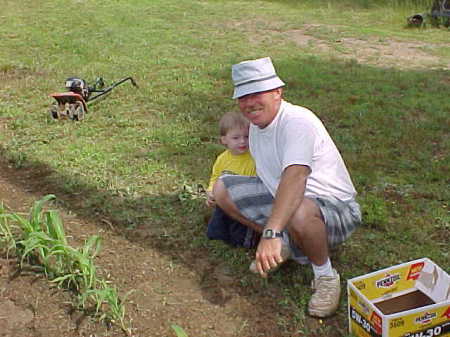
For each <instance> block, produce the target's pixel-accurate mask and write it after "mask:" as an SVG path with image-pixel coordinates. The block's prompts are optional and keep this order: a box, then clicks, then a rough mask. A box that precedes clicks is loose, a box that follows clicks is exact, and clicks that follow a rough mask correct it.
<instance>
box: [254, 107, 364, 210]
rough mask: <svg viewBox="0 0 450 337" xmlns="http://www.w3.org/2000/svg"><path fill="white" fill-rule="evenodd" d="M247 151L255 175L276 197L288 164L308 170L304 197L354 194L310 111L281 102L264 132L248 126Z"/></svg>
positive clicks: (324, 132)
mask: <svg viewBox="0 0 450 337" xmlns="http://www.w3.org/2000/svg"><path fill="white" fill-rule="evenodd" d="M249 142H250V152H251V154H252V156H253V158H254V160H255V163H256V173H257V175H258V176H259V177H260V178H261V180H262V181H263V183H264V184H265V185H266V186H267V188H268V189H269V191H270V192H271V193H272V195H273V196H275V193H276V190H277V188H278V184H279V183H280V179H281V174H282V172H283V171H284V169H285V168H287V167H288V166H290V165H305V166H308V167H309V168H310V169H311V174H310V175H309V177H308V179H307V182H306V191H305V196H306V197H308V196H334V197H336V198H338V199H340V200H343V201H347V200H349V199H352V198H354V197H355V195H356V191H355V188H354V187H353V183H352V181H351V179H350V175H349V174H348V171H347V168H346V167H345V164H344V161H343V160H342V157H341V155H340V153H339V151H338V149H337V148H336V145H335V144H334V142H333V140H332V139H331V137H330V135H329V134H328V132H327V130H326V129H325V127H324V126H323V124H322V122H321V121H320V120H319V118H317V116H316V115H314V113H313V112H311V111H310V110H308V109H306V108H303V107H300V106H296V105H293V104H290V103H288V102H286V101H282V102H281V106H280V110H279V111H278V113H277V115H276V117H275V119H274V120H273V121H272V123H270V124H269V125H268V126H267V127H265V128H264V129H260V128H259V127H257V126H256V125H253V124H252V125H250V134H249Z"/></svg>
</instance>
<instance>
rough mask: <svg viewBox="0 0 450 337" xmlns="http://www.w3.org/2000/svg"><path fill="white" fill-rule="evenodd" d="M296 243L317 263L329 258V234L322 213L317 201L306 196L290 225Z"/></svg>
mask: <svg viewBox="0 0 450 337" xmlns="http://www.w3.org/2000/svg"><path fill="white" fill-rule="evenodd" d="M288 230H289V234H290V235H291V238H292V239H293V240H294V242H295V243H296V245H297V246H298V247H299V248H300V249H301V251H302V253H303V254H304V255H306V256H307V257H308V258H309V260H310V261H311V262H312V263H313V264H315V265H319V266H320V265H323V264H324V263H325V262H326V261H327V259H328V236H327V229H326V226H325V223H324V221H323V219H322V214H321V212H320V209H319V207H318V206H317V205H316V203H315V202H314V201H312V200H310V199H308V198H304V199H303V202H302V203H301V205H300V207H299V208H298V210H297V212H295V213H294V216H293V217H292V219H291V221H290V222H289V226H288Z"/></svg>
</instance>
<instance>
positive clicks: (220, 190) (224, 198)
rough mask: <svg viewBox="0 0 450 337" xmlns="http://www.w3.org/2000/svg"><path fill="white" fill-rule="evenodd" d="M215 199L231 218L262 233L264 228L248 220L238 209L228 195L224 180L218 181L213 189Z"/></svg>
mask: <svg viewBox="0 0 450 337" xmlns="http://www.w3.org/2000/svg"><path fill="white" fill-rule="evenodd" d="M213 193H214V198H215V199H216V203H217V205H218V206H219V207H220V208H222V210H223V211H224V212H225V213H227V214H228V215H229V216H230V217H232V218H233V219H235V220H237V221H238V222H240V223H241V224H243V225H246V226H248V227H250V228H251V229H253V230H254V231H256V232H258V233H261V232H262V227H261V226H259V225H257V224H256V223H254V222H252V221H250V220H248V219H247V218H246V217H244V216H243V215H242V214H241V212H240V211H239V209H238V208H237V206H236V204H235V203H234V202H233V200H231V198H230V195H229V194H228V191H227V189H226V187H225V185H224V183H223V182H222V180H220V179H218V180H217V182H216V183H215V185H214V189H213Z"/></svg>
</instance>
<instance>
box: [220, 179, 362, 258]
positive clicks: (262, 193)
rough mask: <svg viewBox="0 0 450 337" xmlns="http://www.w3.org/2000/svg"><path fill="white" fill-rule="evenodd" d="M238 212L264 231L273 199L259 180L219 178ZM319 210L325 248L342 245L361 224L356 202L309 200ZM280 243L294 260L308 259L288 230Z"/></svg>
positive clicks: (330, 199)
mask: <svg viewBox="0 0 450 337" xmlns="http://www.w3.org/2000/svg"><path fill="white" fill-rule="evenodd" d="M220 179H221V180H222V181H223V183H224V185H225V187H226V188H227V190H228V193H229V195H230V197H231V199H232V200H233V202H234V203H235V204H236V206H237V207H238V209H239V211H240V212H241V214H242V215H243V216H245V217H246V218H247V219H249V220H250V221H252V222H254V223H256V224H258V225H260V226H261V227H264V226H265V225H266V223H267V220H268V219H269V217H270V214H271V213H272V205H273V201H274V198H273V196H272V194H271V193H270V192H269V190H268V189H267V188H266V186H265V185H264V184H263V182H262V181H261V179H259V178H258V177H247V176H239V175H229V174H225V175H222V176H221V177H220ZM308 198H309V199H310V200H313V201H314V202H315V203H316V205H317V206H318V207H319V209H320V211H321V213H322V217H323V220H324V222H325V225H326V227H327V232H328V245H329V246H330V247H331V248H333V247H335V246H337V245H339V244H340V243H342V242H344V241H345V240H346V239H347V238H348V237H349V236H350V235H351V233H352V232H353V231H354V230H355V229H356V227H357V226H358V225H360V224H361V210H360V207H359V204H358V203H357V202H356V201H355V200H349V201H341V200H339V199H337V198H335V197H330V196H316V197H310V196H309V197H308ZM283 240H284V241H285V243H286V244H289V246H290V247H291V249H292V251H293V253H294V260H297V262H300V263H306V262H307V259H306V258H305V256H304V255H303V253H302V252H301V251H300V249H299V248H298V247H297V246H296V245H295V243H294V242H293V240H292V239H291V238H290V236H289V233H288V231H287V230H284V232H283Z"/></svg>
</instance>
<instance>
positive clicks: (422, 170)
mask: <svg viewBox="0 0 450 337" xmlns="http://www.w3.org/2000/svg"><path fill="white" fill-rule="evenodd" d="M249 4H250V2H248V1H243V0H233V1H218V0H207V1H202V2H199V1H183V2H178V1H173V0H166V1H160V0H155V1H151V2H148V1H142V0H131V1H126V2H125V1H115V2H101V1H82V2H80V1H79V2H76V1H73V2H63V1H61V0H56V1H47V0H39V1H25V3H23V2H21V3H18V2H13V1H6V6H3V9H2V11H3V12H2V14H1V16H0V37H1V38H2V48H1V49H0V75H1V77H2V81H1V83H0V130H1V132H0V152H1V154H2V157H4V158H7V159H8V160H9V161H10V162H11V163H13V164H14V165H16V166H17V167H18V168H20V167H30V168H36V169H39V170H42V168H44V169H45V171H46V172H47V173H48V174H47V175H46V176H45V177H43V178H42V179H43V180H44V181H46V182H47V183H48V185H49V186H51V187H52V188H53V189H54V190H55V191H54V193H56V192H58V193H60V194H61V198H64V193H66V194H69V195H71V199H70V201H69V200H67V203H66V206H67V207H68V208H71V207H73V210H74V211H76V212H78V213H82V214H85V215H90V216H96V217H97V216H102V217H103V218H106V219H108V221H109V222H111V223H112V224H113V225H114V226H117V227H119V228H122V229H124V230H125V231H132V230H133V229H135V228H137V227H139V228H146V229H148V230H149V232H151V233H152V235H153V237H154V238H155V239H159V238H164V240H152V241H153V242H154V243H153V244H154V245H155V246H156V247H158V248H159V249H161V250H163V251H164V252H165V253H166V254H174V255H175V253H174V249H175V248H178V247H183V249H184V250H186V251H192V250H194V249H196V250H198V251H199V252H201V253H202V254H208V255H209V256H210V259H212V260H213V261H223V260H226V261H227V263H229V264H230V265H232V266H233V270H234V271H235V272H236V274H237V275H244V276H243V277H242V278H241V280H240V281H241V284H242V285H243V286H245V289H247V290H248V291H249V292H254V293H258V289H260V288H263V289H264V287H273V288H278V289H280V291H281V294H283V295H282V297H281V298H280V299H279V302H280V306H283V307H286V308H290V312H293V315H294V317H295V320H294V322H287V323H285V324H286V329H287V330H289V331H292V329H305V328H304V323H305V316H304V312H303V307H304V305H305V304H306V303H307V302H306V301H307V298H308V295H307V294H309V278H310V276H311V275H310V271H309V269H308V268H302V267H296V266H286V268H285V269H283V270H285V271H286V272H285V273H277V274H276V275H274V276H273V277H272V278H271V279H270V280H269V281H268V282H267V283H261V282H260V280H258V279H255V277H254V276H252V275H247V274H246V272H245V269H246V266H247V264H248V262H249V259H250V257H249V256H247V255H246V254H244V253H243V252H242V251H241V250H236V251H230V250H229V248H228V247H226V246H224V245H221V244H220V243H217V242H208V241H207V240H206V239H205V238H204V217H205V215H206V214H207V212H208V210H206V209H205V207H204V204H203V199H202V195H201V192H200V191H201V186H205V185H206V183H207V180H208V177H209V173H210V167H211V164H212V162H213V160H214V158H215V156H216V155H217V154H218V153H219V152H220V151H221V147H220V146H219V145H218V144H217V141H216V140H217V121H218V119H219V117H220V115H221V114H222V113H223V112H225V111H228V110H232V109H236V106H235V104H234V102H233V101H232V100H231V99H230V95H231V92H232V88H231V81H230V67H231V64H233V63H236V62H239V61H241V60H243V59H248V58H255V57H262V56H266V55H270V56H271V57H272V58H273V60H274V63H275V66H276V68H277V70H278V72H279V73H280V76H281V77H282V78H283V80H284V81H285V82H286V83H287V89H286V92H285V95H286V99H287V100H288V101H291V102H293V103H296V104H300V105H303V106H307V107H309V108H311V109H312V110H313V111H315V112H316V113H317V114H318V115H319V117H320V118H321V119H322V120H323V121H324V123H325V125H326V126H327V128H328V130H329V132H330V134H331V135H332V137H333V139H334V140H335V142H336V143H337V145H338V147H339V149H340V150H341V152H342V155H343V157H344V159H345V161H346V163H347V166H348V168H349V170H350V173H351V175H352V178H353V180H354V183H355V186H356V188H357V190H358V191H359V196H358V198H359V199H358V200H359V201H360V203H361V205H362V206H363V215H364V219H365V220H364V223H365V225H364V226H363V227H361V228H360V229H359V230H358V231H357V232H356V233H355V234H354V236H353V237H352V239H351V240H349V241H348V242H346V243H345V244H344V245H343V246H342V247H341V248H340V250H339V251H338V252H337V253H336V256H334V260H333V261H334V264H335V265H336V266H337V268H338V269H339V270H340V271H341V273H342V278H343V279H347V278H351V277H353V276H356V275H361V274H364V273H367V272H369V271H373V270H377V269H379V268H381V267H387V266H390V265H392V264H396V263H399V262H404V261H407V260H412V259H415V258H420V257H423V256H427V257H429V258H431V259H432V260H433V261H434V262H436V263H437V264H439V265H441V266H442V267H443V268H444V269H448V268H449V267H450V266H449V263H448V261H449V260H448V252H447V250H448V249H446V247H447V245H448V242H449V239H450V234H449V222H450V221H449V211H448V207H449V206H448V200H449V199H450V196H449V188H448V183H449V181H448V176H449V172H448V167H449V160H448V149H449V148H450V144H449V133H448V125H449V112H450V102H449V100H448V94H447V93H448V92H449V89H450V88H449V87H450V82H449V80H448V78H449V70H448V68H447V69H442V66H443V65H445V64H447V65H448V62H449V55H450V48H449V46H448V36H449V33H450V32H449V30H448V29H444V28H443V27H441V28H426V29H406V28H405V23H406V17H407V16H409V15H411V14H414V13H417V12H423V11H425V10H427V8H428V7H427V4H426V3H425V2H419V1H417V2H412V1H409V2H407V1H385V2H382V3H380V2H373V1H364V0H358V1H356V0H355V1H350V0H348V1H314V2H313V1H301V2H300V1H293V0H290V1H289V0H278V1H275V0H272V1H262V0H261V1H252V2H251V6H250V5H249ZM274 13H276V15H275V14H274ZM306 28H307V31H306V32H307V34H309V35H310V36H312V37H314V38H316V39H319V40H320V41H323V42H324V43H327V45H328V46H329V48H330V49H328V51H325V52H323V51H321V50H320V49H319V48H316V47H317V44H316V43H312V44H311V45H309V46H308V47H302V46H299V45H297V44H295V43H294V42H293V41H292V40H291V39H289V38H288V35H287V34H288V33H290V32H292V31H295V30H301V29H306ZM344 37H345V38H354V39H360V40H363V41H381V42H382V43H383V42H386V41H388V40H392V39H395V40H399V41H404V42H410V43H433V44H435V45H436V46H437V47H436V48H433V49H432V54H433V55H435V56H437V57H439V60H437V61H436V63H435V64H432V65H430V66H429V67H425V68H421V69H416V68H412V69H407V68H406V69H405V68H401V67H400V68H396V67H393V66H392V67H391V66H389V64H388V66H386V67H377V66H375V65H374V64H364V63H362V62H357V61H355V60H353V59H342V58H340V56H341V55H342V54H341V51H340V48H341V49H344V48H342V46H340V45H336V43H335V41H336V39H341V38H344ZM425 50H426V48H425ZM344 51H345V50H344ZM70 76H80V77H82V78H85V79H86V80H88V81H90V80H93V79H94V78H95V77H97V76H101V77H103V78H105V80H107V81H114V80H116V79H119V78H122V77H124V76H133V77H134V78H135V80H136V81H137V83H138V85H139V89H137V90H136V89H135V88H134V87H132V86H131V85H123V86H121V87H119V88H117V89H115V90H114V91H113V92H112V94H111V95H110V96H109V97H108V98H107V99H105V100H103V101H101V102H98V103H97V104H95V105H93V106H91V107H90V112H89V114H88V115H87V118H86V120H85V121H83V122H82V123H70V122H69V123H67V122H59V121H54V120H52V119H50V118H49V117H48V112H47V110H48V106H49V105H50V103H51V100H50V98H48V97H47V95H48V94H49V93H51V92H54V91H58V90H61V89H62V88H61V87H62V86H63V84H64V80H65V79H66V78H67V77H70ZM77 195H78V196H79V197H78V198H77V197H76V196H77ZM80 196H82V197H80ZM9 244H10V246H11V245H12V243H11V242H10V243H9ZM11 247H12V246H11ZM177 251H178V249H177ZM342 301H343V303H342V306H341V309H340V311H339V313H338V317H339V319H340V321H341V322H345V321H346V316H345V315H346V313H345V306H344V304H345V299H343V300H342ZM278 321H279V324H280V325H283V324H284V323H283V321H282V317H280V318H279V320H278ZM293 326H294V328H293ZM341 330H342V331H345V324H344V323H342V326H341Z"/></svg>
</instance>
